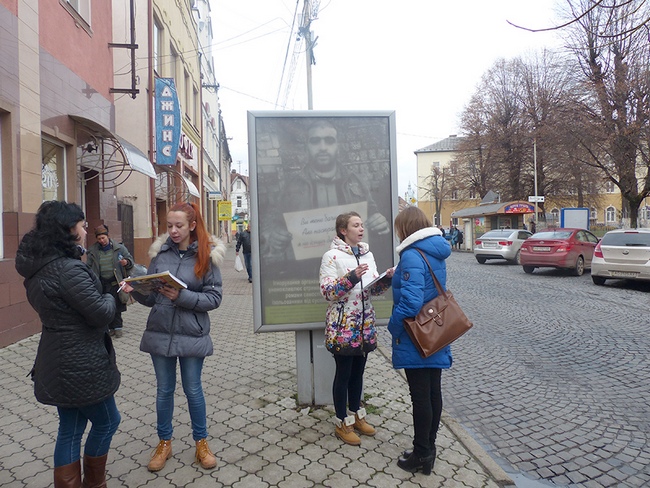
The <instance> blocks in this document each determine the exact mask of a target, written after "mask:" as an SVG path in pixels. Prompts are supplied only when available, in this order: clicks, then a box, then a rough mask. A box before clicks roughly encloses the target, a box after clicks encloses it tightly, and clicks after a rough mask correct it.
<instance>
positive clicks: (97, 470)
mask: <svg viewBox="0 0 650 488" xmlns="http://www.w3.org/2000/svg"><path fill="white" fill-rule="evenodd" d="M107 459H108V454H104V455H103V456H98V457H91V456H84V480H83V483H81V487H82V488H106V460H107Z"/></svg>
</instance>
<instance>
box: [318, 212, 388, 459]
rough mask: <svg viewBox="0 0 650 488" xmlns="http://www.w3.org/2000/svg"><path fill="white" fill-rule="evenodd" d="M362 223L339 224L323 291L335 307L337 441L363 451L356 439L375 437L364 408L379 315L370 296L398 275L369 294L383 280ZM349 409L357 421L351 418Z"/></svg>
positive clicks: (326, 259)
mask: <svg viewBox="0 0 650 488" xmlns="http://www.w3.org/2000/svg"><path fill="white" fill-rule="evenodd" d="M363 232H364V229H363V222H362V221H361V217H360V216H359V214H358V213H356V212H349V213H345V214H341V215H339V216H338V217H337V218H336V234H337V237H335V238H334V240H333V241H332V244H331V246H330V250H329V251H327V252H326V253H325V255H324V256H323V260H322V262H321V267H320V290H321V294H322V295H323V296H324V297H325V299H326V300H327V301H328V302H330V304H329V306H328V307H327V315H326V320H325V322H326V325H325V345H326V347H327V350H328V351H330V352H331V353H332V354H333V355H334V360H335V361H336V373H335V376H334V384H333V386H332V392H333V397H334V408H335V410H336V430H335V432H336V436H337V437H338V438H339V439H341V440H342V441H343V442H345V443H346V444H351V445H354V446H358V445H360V444H361V439H360V438H359V436H358V435H357V434H356V433H355V430H357V431H358V432H359V433H361V434H363V435H370V436H372V435H375V429H374V428H373V427H372V426H371V425H369V424H368V423H367V422H366V421H365V419H364V417H365V416H366V410H365V409H364V408H360V407H361V392H362V390H363V371H364V369H365V366H366V355H367V353H369V352H370V351H374V350H375V349H376V348H377V329H376V328H375V310H374V308H373V307H372V304H371V303H370V295H380V294H381V293H383V292H384V291H385V290H386V289H387V288H388V287H389V286H390V278H391V277H392V275H393V269H392V268H391V269H389V270H387V272H386V279H382V280H380V281H377V282H376V283H375V284H374V285H372V286H371V287H370V288H365V289H364V286H366V285H367V284H368V283H370V282H371V281H373V280H374V279H375V278H377V277H378V276H379V274H378V273H377V265H376V264H375V258H374V257H373V255H372V253H371V252H370V250H369V248H368V244H366V243H364V242H361V240H362V239H363ZM347 406H349V407H350V411H351V412H352V415H348V414H347Z"/></svg>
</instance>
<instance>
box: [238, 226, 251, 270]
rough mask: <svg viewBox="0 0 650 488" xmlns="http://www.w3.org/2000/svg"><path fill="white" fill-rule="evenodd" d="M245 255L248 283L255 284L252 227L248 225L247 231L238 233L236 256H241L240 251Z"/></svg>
mask: <svg viewBox="0 0 650 488" xmlns="http://www.w3.org/2000/svg"><path fill="white" fill-rule="evenodd" d="M240 249H241V250H242V251H243V253H244V263H245V265H246V272H247V273H248V282H249V283H252V282H253V272H252V268H251V226H250V224H248V225H246V229H245V230H243V231H241V232H239V233H237V245H236V246H235V254H236V255H237V256H239V250H240Z"/></svg>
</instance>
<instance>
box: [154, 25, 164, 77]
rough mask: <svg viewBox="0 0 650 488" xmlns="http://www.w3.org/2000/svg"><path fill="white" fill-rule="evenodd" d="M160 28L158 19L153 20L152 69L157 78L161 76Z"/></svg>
mask: <svg viewBox="0 0 650 488" xmlns="http://www.w3.org/2000/svg"><path fill="white" fill-rule="evenodd" d="M162 31H163V30H162V27H161V26H160V22H158V19H156V18H154V19H153V69H154V71H155V72H156V74H157V75H158V76H162V72H161V71H160V69H161V68H162V63H161V57H162V52H161V49H162V45H163V44H162Z"/></svg>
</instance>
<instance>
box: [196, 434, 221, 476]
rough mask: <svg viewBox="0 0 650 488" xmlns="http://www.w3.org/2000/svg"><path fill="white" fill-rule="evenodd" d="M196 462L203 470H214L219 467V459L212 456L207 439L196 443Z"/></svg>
mask: <svg viewBox="0 0 650 488" xmlns="http://www.w3.org/2000/svg"><path fill="white" fill-rule="evenodd" d="M196 461H197V462H198V463H199V464H200V465H201V467H202V468H203V469H213V468H215V467H216V466H217V458H216V457H215V456H214V454H212V451H211V450H210V446H208V441H207V440H206V439H201V440H200V441H196Z"/></svg>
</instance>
